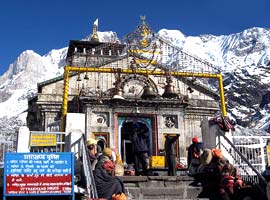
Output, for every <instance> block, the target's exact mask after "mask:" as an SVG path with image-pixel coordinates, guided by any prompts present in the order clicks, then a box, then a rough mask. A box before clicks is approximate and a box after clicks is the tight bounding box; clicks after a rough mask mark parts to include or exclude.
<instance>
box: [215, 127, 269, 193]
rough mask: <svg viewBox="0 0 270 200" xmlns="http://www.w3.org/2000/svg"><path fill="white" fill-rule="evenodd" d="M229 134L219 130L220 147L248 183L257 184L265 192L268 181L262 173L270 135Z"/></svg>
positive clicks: (264, 167)
mask: <svg viewBox="0 0 270 200" xmlns="http://www.w3.org/2000/svg"><path fill="white" fill-rule="evenodd" d="M227 135H229V136H228V137H227V136H225V133H224V132H222V131H219V136H220V137H219V138H218V139H219V142H218V144H217V146H218V148H220V149H221V150H222V152H223V154H224V156H225V157H226V158H227V159H228V160H229V161H230V163H232V164H233V165H234V166H235V167H236V169H237V172H238V175H240V176H241V177H242V179H243V180H244V181H245V182H246V183H247V184H250V185H253V186H256V187H257V188H258V189H259V190H261V191H262V192H264V193H265V192H266V185H267V182H266V180H265V178H264V177H263V175H262V174H263V172H264V171H265V169H266V164H267V162H266V157H267V156H266V146H267V145H266V144H267V141H268V140H269V139H270V136H233V135H230V134H227Z"/></svg>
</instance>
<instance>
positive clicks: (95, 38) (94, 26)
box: [91, 18, 99, 42]
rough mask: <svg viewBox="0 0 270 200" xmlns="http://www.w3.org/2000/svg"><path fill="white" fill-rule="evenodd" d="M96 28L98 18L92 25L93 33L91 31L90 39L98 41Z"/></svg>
mask: <svg viewBox="0 0 270 200" xmlns="http://www.w3.org/2000/svg"><path fill="white" fill-rule="evenodd" d="M97 29H98V18H97V19H96V20H95V22H94V25H93V33H92V38H91V40H94V41H97V42H98V41H99V39H98V35H97Z"/></svg>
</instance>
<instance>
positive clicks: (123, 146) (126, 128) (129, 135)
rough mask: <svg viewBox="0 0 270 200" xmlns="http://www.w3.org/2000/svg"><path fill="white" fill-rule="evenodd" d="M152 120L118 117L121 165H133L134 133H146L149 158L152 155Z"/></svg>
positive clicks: (147, 118) (149, 118) (148, 118)
mask: <svg viewBox="0 0 270 200" xmlns="http://www.w3.org/2000/svg"><path fill="white" fill-rule="evenodd" d="M152 123H153V119H152V118H151V117H139V118H138V117H136V118H135V117H123V118H122V117H120V123H119V126H120V127H119V130H120V137H119V142H120V143H119V144H120V145H119V146H120V152H119V153H121V157H122V160H123V163H126V164H134V159H135V158H134V144H133V134H134V131H140V132H145V133H147V135H148V136H147V138H146V143H147V146H148V149H149V152H148V154H149V156H151V155H152V154H153V148H154V147H153V128H152Z"/></svg>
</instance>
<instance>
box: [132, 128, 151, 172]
mask: <svg viewBox="0 0 270 200" xmlns="http://www.w3.org/2000/svg"><path fill="white" fill-rule="evenodd" d="M148 138H149V131H148V130H147V129H146V128H144V127H141V126H140V125H139V124H135V125H134V130H133V135H132V143H133V149H134V167H135V173H136V175H137V176H139V175H143V176H146V175H147V174H148V168H149V148H148V146H149V144H148Z"/></svg>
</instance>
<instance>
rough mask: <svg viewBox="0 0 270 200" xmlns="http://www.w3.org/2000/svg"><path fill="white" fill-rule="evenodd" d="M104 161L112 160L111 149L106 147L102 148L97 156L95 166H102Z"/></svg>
mask: <svg viewBox="0 0 270 200" xmlns="http://www.w3.org/2000/svg"><path fill="white" fill-rule="evenodd" d="M106 161H112V150H111V149H110V148H108V147H106V148H104V149H103V151H102V154H101V155H100V156H99V157H98V162H97V164H96V168H98V167H100V166H102V165H103V163H104V162H106Z"/></svg>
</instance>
